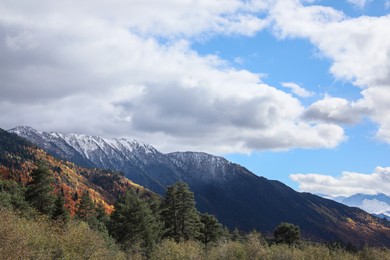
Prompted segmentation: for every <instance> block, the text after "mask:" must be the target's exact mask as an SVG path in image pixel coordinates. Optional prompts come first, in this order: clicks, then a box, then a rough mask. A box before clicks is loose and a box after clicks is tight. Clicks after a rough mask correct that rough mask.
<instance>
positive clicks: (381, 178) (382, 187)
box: [290, 167, 390, 196]
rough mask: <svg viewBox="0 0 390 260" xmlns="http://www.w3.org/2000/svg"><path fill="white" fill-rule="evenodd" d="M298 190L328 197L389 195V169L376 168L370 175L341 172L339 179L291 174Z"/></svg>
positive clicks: (317, 175)
mask: <svg viewBox="0 0 390 260" xmlns="http://www.w3.org/2000/svg"><path fill="white" fill-rule="evenodd" d="M290 179H291V180H293V181H295V182H298V183H299V190H300V191H305V192H311V193H316V194H326V195H330V196H351V195H353V194H356V193H363V194H378V193H384V194H387V195H389V187H390V167H376V168H375V171H374V172H373V173H371V174H364V173H356V172H343V173H342V175H341V176H339V177H333V176H330V175H325V174H316V173H311V174H291V175H290Z"/></svg>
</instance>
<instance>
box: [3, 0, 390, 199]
mask: <svg viewBox="0 0 390 260" xmlns="http://www.w3.org/2000/svg"><path fill="white" fill-rule="evenodd" d="M0 11H1V13H2V14H3V15H2V16H1V17H0V57H1V59H0V91H1V96H0V111H1V113H0V127H2V128H5V129H10V128H12V127H15V126H17V125H29V126H32V127H34V128H36V129H38V130H43V131H59V132H65V133H70V132H73V133H84V134H90V135H101V136H104V137H125V138H129V139H137V140H140V141H143V142H145V143H150V144H152V145H153V146H155V147H156V148H158V149H160V150H161V151H163V152H171V151H188V150H191V151H204V152H209V153H213V154H218V155H223V156H225V157H226V158H228V159H229V160H231V161H233V162H237V163H240V164H242V165H243V166H245V167H247V168H248V169H250V170H251V171H253V172H254V173H256V174H259V175H263V176H265V177H267V178H269V179H277V180H280V181H282V182H284V183H286V184H287V185H289V186H291V187H293V188H294V189H297V190H300V191H308V192H315V193H324V194H327V195H335V196H336V195H351V194H353V193H357V192H362V193H377V192H384V193H388V187H389V185H390V167H389V166H390V165H389V162H388V158H387V157H388V156H387V157H386V155H387V154H388V152H389V144H390V113H389V110H390V106H389V105H388V103H389V102H388V100H389V99H390V90H389V89H390V26H389V25H390V15H389V12H390V1H387V0H377V1H374V0H371V1H370V0H342V1H326V0H248V1H241V0H225V1H223V4H222V2H221V1H219V0H198V1H189V0H188V1H177V0H166V1H164V2H158V1H142V2H139V1H125V0H113V1H104V0H101V1H98V2H96V1H83V2H82V3H79V1H75V0H74V1H73V0H70V1H66V2H58V3H56V4H53V3H52V2H51V1H46V0H38V1H35V4H34V5H31V3H30V1H27V0H20V1H11V0H0Z"/></svg>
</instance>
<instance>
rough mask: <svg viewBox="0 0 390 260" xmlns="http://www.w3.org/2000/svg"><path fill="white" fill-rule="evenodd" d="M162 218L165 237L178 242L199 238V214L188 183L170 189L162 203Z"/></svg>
mask: <svg viewBox="0 0 390 260" xmlns="http://www.w3.org/2000/svg"><path fill="white" fill-rule="evenodd" d="M161 217H162V219H163V221H164V226H165V229H164V236H165V237H167V238H173V239H175V241H177V242H179V241H181V240H189V239H194V238H197V237H199V234H200V233H199V231H200V227H201V223H200V218H199V213H198V211H197V210H196V208H195V199H194V194H193V193H192V192H191V191H190V189H189V187H188V185H187V184H186V183H184V182H179V183H176V184H174V185H173V186H170V187H168V189H167V192H166V194H165V197H164V201H163V203H162V210H161Z"/></svg>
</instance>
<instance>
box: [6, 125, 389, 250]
mask: <svg viewBox="0 0 390 260" xmlns="http://www.w3.org/2000/svg"><path fill="white" fill-rule="evenodd" d="M12 131H13V132H15V133H19V135H21V136H23V135H24V137H26V138H27V139H29V137H30V141H32V142H34V141H35V144H36V145H37V146H39V147H42V148H43V149H45V147H46V149H47V151H48V152H49V153H57V154H58V155H63V154H65V153H66V152H69V154H70V155H72V152H73V150H76V148H77V147H73V150H72V149H70V150H65V149H64V150H61V151H57V150H58V149H59V148H61V147H65V148H68V146H69V145H71V144H72V142H70V141H69V142H65V143H66V144H65V143H64V140H66V138H62V139H59V138H50V136H56V134H53V133H52V134H51V135H50V134H47V133H44V132H40V133H39V132H38V131H36V130H35V132H33V133H35V134H33V133H30V132H31V131H32V130H31V129H30V128H21V127H19V128H18V129H16V130H15V129H14V130H11V132H12ZM36 135H38V136H36ZM62 135H63V136H65V135H64V134H62ZM48 136H49V138H48ZM78 137H79V138H82V139H85V140H84V141H82V143H83V144H84V146H83V147H82V148H83V149H84V150H82V149H81V147H79V148H78V149H79V150H80V151H84V152H82V153H80V152H77V150H76V152H77V154H78V156H83V158H76V159H78V160H79V161H82V160H87V159H88V160H89V161H90V162H91V163H93V164H95V165H96V166H98V167H101V168H105V167H108V168H109V169H111V170H116V171H122V172H123V173H124V174H125V175H126V177H128V178H130V179H131V180H132V181H133V182H135V183H138V184H141V185H142V186H144V187H146V188H148V189H150V190H152V191H154V192H156V193H158V194H163V193H164V191H165V188H166V187H167V186H168V185H171V184H173V183H175V182H177V181H184V182H186V183H188V185H189V186H190V188H191V190H192V191H193V192H194V195H195V199H196V202H197V207H198V209H199V210H200V211H202V212H209V213H211V214H214V215H216V216H217V218H218V219H219V220H220V222H221V223H223V224H225V225H227V226H228V227H229V228H235V227H237V228H239V229H241V230H244V231H250V230H253V229H257V230H259V231H261V232H263V233H265V234H271V233H272V231H273V229H274V228H275V227H276V226H277V225H278V224H279V223H280V222H290V223H293V224H297V225H299V226H300V227H301V230H302V234H303V236H304V238H306V239H310V240H315V241H343V242H345V243H352V244H355V245H356V246H362V245H364V244H373V245H374V244H375V245H385V244H386V245H388V246H390V228H389V227H387V226H383V225H382V224H381V223H379V222H378V221H377V220H376V219H375V218H374V217H372V216H371V215H369V214H367V213H366V212H364V211H362V210H360V209H357V208H349V207H347V206H344V205H342V204H339V203H337V202H335V201H331V200H328V199H323V198H320V197H318V196H316V195H313V194H308V193H299V192H296V191H294V190H293V189H291V188H290V187H288V186H286V185H284V184H283V183H281V182H279V181H272V180H268V179H266V178H264V177H261V176H257V175H255V174H253V173H251V172H250V171H249V170H248V169H246V168H245V167H243V166H241V165H238V164H235V163H232V162H229V161H228V160H226V159H224V158H223V157H219V156H214V155H211V154H206V153H198V152H174V153H168V154H163V153H161V152H159V151H158V150H157V149H155V148H151V146H148V145H146V146H142V145H136V143H138V142H136V141H133V143H132V145H131V148H134V149H128V148H126V147H125V146H119V144H118V143H117V141H115V140H118V139H104V138H102V139H99V142H101V143H100V145H99V146H97V145H95V144H93V143H92V144H91V142H92V141H91V140H93V139H94V138H93V137H89V136H86V135H83V136H82V135H79V136H78ZM69 138H71V137H68V140H69ZM95 138H97V137H95ZM61 140H62V141H61ZM107 140H109V141H107ZM39 141H40V142H39ZM61 142H62V144H61ZM77 142H81V141H80V140H77ZM110 142H111V143H117V144H118V145H117V147H116V148H115V149H113V148H112V144H111V145H110V144H109V143H110ZM122 142H125V143H126V142H127V144H128V145H130V143H129V141H127V140H122ZM73 145H75V144H74V143H73ZM119 148H120V149H119ZM50 149H52V150H53V151H50ZM88 149H89V150H88ZM102 150H104V151H102ZM118 150H119V151H118ZM73 154H76V153H74V152H73ZM86 154H88V158H87V157H86ZM67 156H68V157H72V156H69V155H67ZM111 167H112V168H111ZM379 227H380V228H379ZM384 238H386V239H384Z"/></svg>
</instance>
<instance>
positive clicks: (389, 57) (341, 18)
mask: <svg viewBox="0 0 390 260" xmlns="http://www.w3.org/2000/svg"><path fill="white" fill-rule="evenodd" d="M270 14H271V17H272V21H273V25H274V27H273V30H274V33H275V35H277V36H278V37H280V38H286V37H292V38H295V37H299V38H305V39H309V40H310V41H311V42H312V43H313V44H314V45H315V46H316V47H317V48H318V50H319V51H320V52H321V53H322V55H323V56H325V57H327V58H329V59H330V60H331V61H332V66H331V68H330V72H331V73H332V75H333V76H334V77H335V78H336V79H339V80H347V81H350V82H352V83H353V84H354V85H356V86H357V87H359V88H361V89H362V92H361V94H362V99H361V100H358V101H357V102H356V103H359V109H358V110H359V111H361V110H363V111H366V112H367V111H369V114H368V115H369V117H370V118H371V119H372V120H373V121H374V122H376V123H377V124H378V125H379V131H378V132H377V136H378V137H379V138H381V139H382V140H383V141H385V142H388V143H390V124H389V123H388V122H389V117H388V115H389V106H388V105H387V104H388V102H384V96H385V97H387V96H388V95H389V94H388V93H389V88H390V27H389V26H388V24H390V15H386V16H380V17H369V16H361V17H357V18H350V17H347V16H346V15H345V14H344V13H342V12H340V11H337V10H335V9H333V8H330V7H324V6H319V5H309V6H304V5H302V4H301V3H300V1H298V0H281V1H277V2H276V3H275V4H274V5H273V6H272V7H271V9H270ZM339 101H340V100H339ZM324 103H329V100H325V101H324ZM338 103H340V102H338ZM350 103H351V104H350V105H346V104H344V105H342V107H343V109H345V108H348V107H349V109H346V111H350V108H352V107H353V106H354V104H353V103H352V102H350ZM319 104H320V103H317V104H314V105H313V106H319ZM339 105H340V104H339ZM326 112H328V111H326ZM359 113H360V112H359ZM359 113H358V114H359ZM346 116H347V115H341V113H339V115H337V117H336V118H335V117H334V116H333V119H336V121H337V120H341V121H345V119H346ZM331 117H332V116H330V117H329V115H328V119H332V118H331ZM337 118H338V119H337ZM333 119H332V120H333ZM351 121H352V122H355V121H356V114H353V115H352V120H351Z"/></svg>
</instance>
